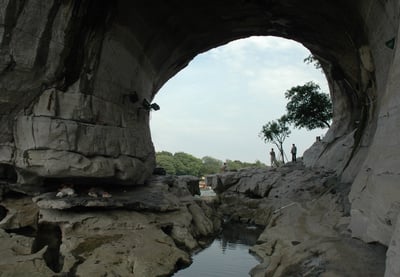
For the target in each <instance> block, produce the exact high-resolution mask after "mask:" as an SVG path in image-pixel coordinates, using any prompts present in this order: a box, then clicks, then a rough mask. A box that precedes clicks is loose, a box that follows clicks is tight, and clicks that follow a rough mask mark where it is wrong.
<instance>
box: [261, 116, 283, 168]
mask: <svg viewBox="0 0 400 277" xmlns="http://www.w3.org/2000/svg"><path fill="white" fill-rule="evenodd" d="M290 133H291V132H290V130H289V126H288V119H287V117H286V115H283V116H282V117H281V118H279V119H278V120H276V121H275V120H272V121H270V122H268V123H267V124H265V125H264V126H262V129H261V132H260V134H259V137H261V138H262V139H263V140H264V142H271V143H273V144H275V145H276V147H277V148H278V150H279V153H280V155H281V158H282V162H283V163H285V159H284V152H283V142H284V141H285V139H286V138H287V137H289V135H290Z"/></svg>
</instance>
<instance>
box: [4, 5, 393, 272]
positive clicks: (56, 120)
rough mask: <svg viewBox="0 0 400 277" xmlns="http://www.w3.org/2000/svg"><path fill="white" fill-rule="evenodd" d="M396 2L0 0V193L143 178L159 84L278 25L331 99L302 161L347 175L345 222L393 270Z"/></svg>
mask: <svg viewBox="0 0 400 277" xmlns="http://www.w3.org/2000/svg"><path fill="white" fill-rule="evenodd" d="M399 8H400V3H399V1H396V0H387V1H376V0H367V1H361V0H356V1H345V0H339V1H337V0H336V1H333V0H329V1H324V2H323V3H321V1H318V0H310V1H307V2H299V1H295V0H282V1H275V0H237V1H231V0H229V1H228V0H222V1H218V2H215V1H210V0H207V1H202V2H201V3H200V2H199V3H197V2H191V1H186V2H185V1H183V2H182V1H181V2H176V1H173V2H165V1H156V0H146V1H128V0H118V1H105V0H100V1H94V0H82V1H74V0H67V1H59V0H49V1H40V0H26V1H23V0H15V1H14V0H4V1H1V2H0V42H1V43H0V164H1V166H0V167H1V169H0V178H1V179H2V184H1V185H0V192H2V191H3V190H4V187H11V188H12V189H14V190H18V191H21V192H24V193H29V194H37V192H38V191H39V190H40V189H41V187H42V185H44V186H46V185H48V184H50V183H57V182H58V183H61V182H64V181H69V182H71V183H74V184H86V183H91V182H102V183H112V184H115V185H140V184H143V183H145V180H146V179H147V178H149V176H150V175H151V172H152V170H153V168H154V165H155V159H154V148H153V144H152V142H151V134H150V131H149V113H150V110H151V108H150V107H149V105H148V104H149V103H151V101H152V99H153V97H154V95H155V94H156V93H157V91H158V89H159V88H160V87H161V86H162V85H163V84H164V83H165V82H166V81H167V80H168V79H169V78H171V77H172V76H173V75H175V74H176V73H177V72H178V71H179V70H180V69H182V68H183V67H185V66H186V65H187V64H188V62H189V61H190V60H191V59H192V58H193V57H195V56H196V55H197V54H199V53H201V52H203V51H206V50H208V49H211V48H213V47H216V46H219V45H222V44H224V43H226V42H229V41H232V40H234V39H238V38H244V37H248V36H251V35H276V36H282V37H285V38H289V39H294V40H297V41H299V42H301V43H302V44H303V45H304V46H306V47H308V48H309V49H310V50H311V52H312V53H313V54H314V55H315V56H316V57H317V58H318V59H319V60H320V62H321V64H322V66H323V69H324V71H325V73H326V76H327V79H328V81H329V85H330V90H331V96H332V99H333V104H334V120H333V124H332V127H331V128H330V130H329V131H328V133H327V135H326V136H325V138H324V140H323V141H322V142H320V143H317V144H316V145H314V146H313V147H312V148H311V149H310V150H309V151H308V152H307V153H306V155H305V157H304V160H305V163H306V164H307V165H309V166H316V167H318V166H323V167H325V168H326V169H331V170H335V171H336V172H337V173H338V175H340V177H341V178H342V180H343V181H344V182H351V183H353V184H352V190H351V194H350V200H351V204H352V209H351V218H352V220H351V224H350V226H351V229H352V232H353V235H354V236H355V237H358V238H361V239H363V240H365V241H368V242H372V241H378V242H380V243H383V244H385V245H388V246H389V250H388V260H387V262H388V264H387V272H386V275H387V276H396V274H397V275H398V273H399V272H400V268H399V266H398V265H397V264H396V263H394V261H395V260H396V258H397V260H398V257H399V255H400V248H399V246H396V245H400V244H399V243H397V242H398V237H399V236H398V234H399V232H400V229H399V228H400V227H399V226H400V224H398V217H399V214H400V213H399V211H400V209H399V203H400V187H399V186H398V179H399V176H400V159H399V157H400V150H399V149H400V147H399V146H400V139H399V136H398V135H397V133H398V132H397V130H398V129H399V122H400V118H399V117H400V112H399V93H398V90H399V87H400V81H399V78H398V76H399V73H400V72H399V70H400V69H399V68H400V66H399V65H400V54H399V53H400V46H399V44H398V43H397V41H398V37H399V33H398V32H399V28H398V27H399V13H398V11H399ZM182 97H184V96H182ZM166 108H167V107H166Z"/></svg>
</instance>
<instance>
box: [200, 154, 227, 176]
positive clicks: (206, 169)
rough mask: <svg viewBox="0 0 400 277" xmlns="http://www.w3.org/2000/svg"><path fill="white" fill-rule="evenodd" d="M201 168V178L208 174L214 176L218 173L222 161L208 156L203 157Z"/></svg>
mask: <svg viewBox="0 0 400 277" xmlns="http://www.w3.org/2000/svg"><path fill="white" fill-rule="evenodd" d="M201 160H202V167H201V170H200V173H201V175H202V176H204V175H208V174H215V173H217V172H219V171H220V169H221V166H222V161H221V160H218V159H215V158H213V157H210V156H205V157H203V158H202V159H201Z"/></svg>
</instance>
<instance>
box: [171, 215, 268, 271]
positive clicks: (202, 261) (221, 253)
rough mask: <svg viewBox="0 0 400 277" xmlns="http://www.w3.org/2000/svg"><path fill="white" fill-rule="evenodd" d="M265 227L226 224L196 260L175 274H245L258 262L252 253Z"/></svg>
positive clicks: (194, 258)
mask: <svg viewBox="0 0 400 277" xmlns="http://www.w3.org/2000/svg"><path fill="white" fill-rule="evenodd" d="M262 231H263V229H261V228H258V227H255V226H246V225H243V224H232V223H229V224H226V225H225V226H224V228H223V231H222V233H221V234H220V235H219V236H218V237H217V238H216V239H215V240H214V241H213V242H212V243H211V245H210V246H209V247H207V248H206V249H204V250H202V251H201V252H199V253H197V254H196V255H194V256H193V263H192V264H191V265H190V266H189V267H187V268H185V269H182V270H180V271H178V272H177V273H175V275H173V276H174V277H199V276H201V277H205V276H209V277H227V276H229V277H243V276H249V271H250V270H251V269H252V268H253V267H255V266H256V265H257V264H258V263H259V262H258V260H257V259H256V257H254V256H252V255H251V254H250V253H249V248H250V246H252V245H254V244H255V243H256V241H257V238H258V236H259V235H260V234H261V232H262Z"/></svg>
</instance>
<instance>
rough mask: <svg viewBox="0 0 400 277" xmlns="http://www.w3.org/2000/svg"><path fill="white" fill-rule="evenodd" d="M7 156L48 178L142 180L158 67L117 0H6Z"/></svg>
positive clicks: (3, 157) (22, 177)
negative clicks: (119, 14) (119, 18)
mask: <svg viewBox="0 0 400 277" xmlns="http://www.w3.org/2000/svg"><path fill="white" fill-rule="evenodd" d="M0 9H1V12H0V15H1V17H0V21H1V23H2V25H1V26H2V27H0V29H1V32H0V38H1V52H0V56H1V63H0V65H1V69H0V70H1V74H0V80H1V85H0V89H1V94H0V97H1V101H0V103H1V104H0V105H1V111H0V113H1V115H0V116H1V119H0V120H1V136H0V163H2V164H13V165H15V168H16V171H17V173H18V183H20V184H36V185H37V184H40V183H41V182H42V181H43V180H44V179H46V178H59V179H60V182H62V179H65V178H69V180H70V181H71V180H73V179H75V182H78V183H84V182H85V180H89V179H97V180H98V182H101V181H105V182H111V183H121V184H143V183H144V181H145V180H146V178H148V177H149V175H150V174H151V172H152V168H153V167H154V148H153V144H152V142H151V138H150V130H149V110H148V109H146V108H145V107H144V106H143V105H142V103H143V100H144V99H146V100H148V101H151V97H152V89H151V86H152V85H151V84H152V81H151V80H152V79H154V73H152V72H153V69H152V68H151V65H149V64H148V63H147V61H146V58H145V57H144V58H143V57H140V56H137V53H139V52H140V50H138V47H141V46H138V45H135V43H134V42H135V38H134V37H132V34H131V33H130V32H127V31H126V30H125V29H126V28H125V29H124V27H121V26H119V25H117V24H113V23H112V20H113V12H114V9H116V7H115V5H114V4H111V3H110V2H109V1H56V0H55V1H46V2H42V1H2V3H1V5H0Z"/></svg>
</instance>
